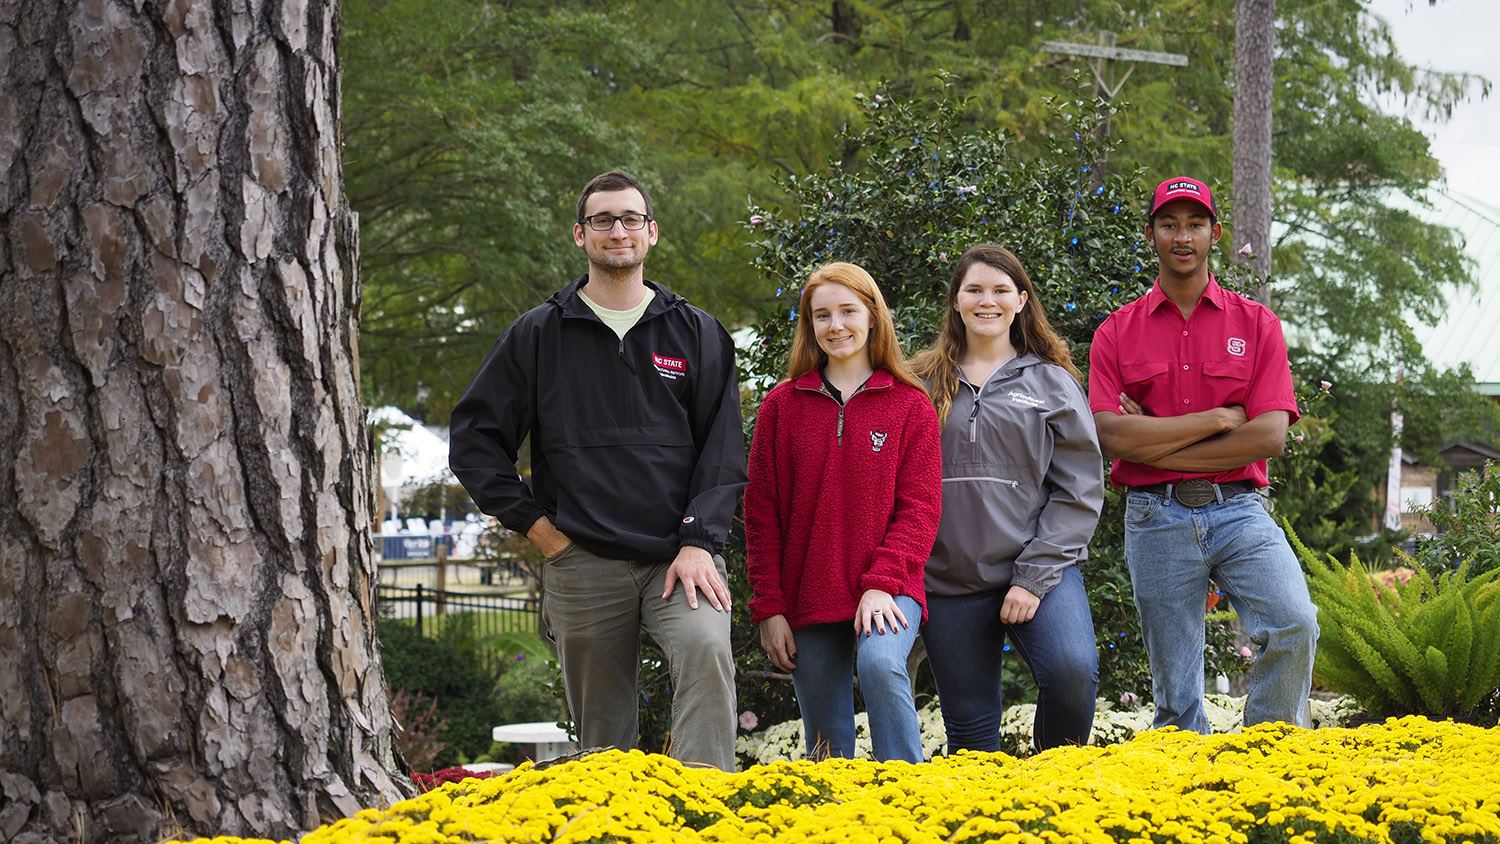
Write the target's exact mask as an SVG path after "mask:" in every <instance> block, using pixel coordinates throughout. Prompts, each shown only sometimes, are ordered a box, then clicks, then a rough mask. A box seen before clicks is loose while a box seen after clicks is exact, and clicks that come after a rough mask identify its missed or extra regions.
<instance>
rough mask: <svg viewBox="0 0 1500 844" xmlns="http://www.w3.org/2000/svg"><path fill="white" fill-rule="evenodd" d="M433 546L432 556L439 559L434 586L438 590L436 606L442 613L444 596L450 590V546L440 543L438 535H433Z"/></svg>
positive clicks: (439, 612) (437, 610) (440, 613)
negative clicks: (435, 584)
mask: <svg viewBox="0 0 1500 844" xmlns="http://www.w3.org/2000/svg"><path fill="white" fill-rule="evenodd" d="M432 546H433V547H432V556H433V558H434V559H436V560H437V586H435V587H434V588H435V589H436V590H437V595H436V596H434V597H436V598H437V600H436V601H435V602H434V606H435V607H436V612H437V614H438V615H442V614H443V612H444V609H445V607H444V605H443V604H444V601H443V596H444V594H445V593H446V592H447V591H448V546H447V545H446V544H442V543H439V542H438V541H437V537H433V539H432Z"/></svg>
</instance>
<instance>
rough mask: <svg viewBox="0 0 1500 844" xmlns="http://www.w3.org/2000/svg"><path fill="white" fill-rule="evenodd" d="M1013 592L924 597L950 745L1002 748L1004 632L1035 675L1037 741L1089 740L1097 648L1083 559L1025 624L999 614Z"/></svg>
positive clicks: (925, 629)
mask: <svg viewBox="0 0 1500 844" xmlns="http://www.w3.org/2000/svg"><path fill="white" fill-rule="evenodd" d="M1008 591H1010V589H1009V587H1007V588H1005V589H997V590H994V591H990V592H981V593H978V594H974V595H957V596H951V597H945V596H941V595H933V594H930V593H929V594H928V596H927V623H926V624H924V625H922V640H923V641H924V642H925V643H926V644H927V664H928V665H929V666H931V667H932V677H933V679H934V680H936V681H937V690H938V700H939V702H940V703H941V704H942V707H943V727H944V729H946V730H947V732H948V752H949V753H955V752H957V751H960V750H980V751H985V752H994V751H997V750H999V749H1000V718H1001V715H1002V714H1003V713H1004V709H1003V708H1002V704H1003V701H1002V700H1001V696H1000V671H1001V666H1002V663H1003V662H1004V659H1005V651H1004V647H1005V639H1006V637H1007V636H1009V637H1010V640H1011V641H1012V642H1014V643H1015V648H1016V650H1017V651H1018V652H1019V653H1020V654H1021V657H1022V658H1023V659H1025V660H1026V664H1027V665H1028V666H1030V668H1031V676H1032V678H1033V679H1035V680H1036V686H1037V706H1036V720H1035V722H1034V725H1033V728H1032V740H1033V742H1034V744H1035V745H1036V747H1037V749H1038V750H1046V749H1048V748H1051V747H1057V746H1058V745H1061V744H1088V741H1089V731H1090V730H1091V729H1092V728H1093V726H1094V699H1095V697H1096V695H1097V694H1098V691H1099V649H1098V646H1097V644H1096V643H1095V640H1094V619H1093V616H1092V614H1090V612H1089V599H1088V594H1087V592H1086V591H1085V590H1084V587H1083V575H1082V574H1081V573H1080V572H1079V570H1078V566H1068V567H1067V568H1066V569H1064V570H1063V573H1062V580H1060V581H1059V582H1058V584H1057V586H1055V587H1053V588H1052V591H1050V592H1048V593H1047V594H1046V595H1045V596H1043V597H1042V602H1041V603H1040V604H1038V605H1037V608H1036V615H1035V616H1033V617H1032V619H1031V620H1030V621H1028V622H1026V623H1025V624H1006V623H1004V622H1002V621H1001V620H1000V607H1001V605H1002V604H1004V603H1005V593H1006V592H1008Z"/></svg>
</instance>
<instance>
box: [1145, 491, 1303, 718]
mask: <svg viewBox="0 0 1500 844" xmlns="http://www.w3.org/2000/svg"><path fill="white" fill-rule="evenodd" d="M1125 561H1126V563H1127V564H1128V565H1129V566H1130V582H1131V585H1132V586H1133V587H1134V589H1135V606H1136V610H1137V611H1139V613H1140V616H1141V633H1142V635H1143V636H1144V637H1145V640H1146V653H1147V655H1148V656H1149V657H1150V660H1151V691H1152V697H1153V698H1154V699H1155V703H1156V719H1155V721H1154V723H1153V726H1155V727H1165V726H1169V725H1171V726H1176V727H1180V728H1182V729H1184V730H1194V731H1196V732H1199V733H1205V734H1206V733H1208V732H1209V726H1208V716H1207V715H1205V714H1204V711H1203V674H1204V667H1203V649H1204V646H1205V637H1204V623H1203V602H1204V597H1205V596H1206V595H1207V594H1208V586H1209V581H1210V580H1212V581H1213V582H1214V583H1217V584H1218V586H1219V589H1220V591H1222V592H1223V593H1224V594H1225V596H1226V597H1228V598H1229V603H1230V604H1231V605H1232V606H1233V607H1234V609H1235V611H1236V612H1237V613H1239V617H1240V621H1241V622H1243V623H1244V625H1245V632H1246V634H1247V635H1249V637H1250V641H1251V642H1253V643H1254V644H1255V645H1256V647H1257V648H1258V649H1259V651H1260V655H1259V656H1258V657H1257V658H1256V660H1255V665H1254V667H1253V668H1252V669H1251V670H1250V692H1249V695H1248V697H1247V698H1246V700H1245V724H1246V725H1250V724H1259V723H1263V722H1269V721H1282V722H1285V723H1288V724H1295V725H1297V726H1299V727H1308V726H1311V717H1310V715H1311V713H1310V711H1309V709H1308V703H1307V696H1308V692H1309V691H1311V687H1312V666H1313V655H1314V654H1315V653H1316V651H1317V647H1318V608H1317V607H1316V606H1314V605H1313V602H1312V599H1311V598H1309V597H1308V593H1307V579H1306V578H1305V577H1304V576H1303V574H1302V567H1301V565H1300V564H1299V563H1298V562H1297V557H1296V555H1295V554H1293V553H1292V549H1291V546H1290V545H1288V544H1287V540H1286V534H1285V533H1284V532H1283V531H1282V529H1281V527H1280V526H1279V525H1277V524H1276V522H1275V521H1274V520H1272V519H1271V516H1270V514H1268V513H1267V512H1266V509H1265V506H1264V504H1263V503H1262V499H1261V496H1260V495H1259V493H1255V492H1246V493H1241V494H1240V495H1236V496H1233V497H1232V498H1228V499H1225V500H1223V501H1216V502H1211V503H1209V504H1205V505H1204V506H1202V507H1198V508H1191V507H1187V506H1186V505H1184V504H1182V503H1181V502H1179V501H1175V500H1173V499H1170V498H1164V497H1162V496H1160V495H1156V494H1154V493H1148V492H1136V491H1131V492H1130V493H1129V494H1128V495H1127V496H1126V499H1125Z"/></svg>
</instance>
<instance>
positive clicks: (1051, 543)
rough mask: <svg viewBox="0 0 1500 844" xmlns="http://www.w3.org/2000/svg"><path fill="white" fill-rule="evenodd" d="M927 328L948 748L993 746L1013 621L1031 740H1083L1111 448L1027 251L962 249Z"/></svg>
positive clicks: (930, 634)
mask: <svg viewBox="0 0 1500 844" xmlns="http://www.w3.org/2000/svg"><path fill="white" fill-rule="evenodd" d="M947 302H948V306H947V310H946V313H945V314H944V317H943V329H942V333H941V334H940V335H939V336H938V339H937V342H936V344H935V345H934V346H933V347H932V348H931V349H928V350H926V351H925V352H923V353H922V354H921V355H920V356H919V357H918V358H917V359H916V361H915V362H914V369H916V371H917V374H918V375H919V376H920V377H921V378H922V379H923V381H924V383H926V384H927V385H928V392H929V393H930V394H931V395H932V399H933V404H934V405H935V406H936V408H937V414H938V419H939V420H940V421H941V422H942V424H943V432H942V441H943V516H942V522H941V524H940V526H939V528H938V537H937V543H936V545H935V546H934V547H933V549H932V557H931V559H929V560H928V561H927V578H926V580H927V602H928V604H927V605H928V619H927V623H926V624H924V625H923V627H922V639H923V641H924V642H925V643H926V646H927V659H928V663H929V664H930V665H931V666H932V673H933V677H934V679H936V680H937V689H938V698H939V700H940V701H941V703H942V708H943V723H944V726H945V727H946V728H947V731H948V752H949V753H952V752H955V751H958V750H963V749H969V750H981V751H995V750H999V749H1000V736H999V728H1000V716H1001V713H1002V708H1001V707H1002V701H1001V696H1000V671H1001V663H1002V661H1003V658H1004V655H1005V650H1006V649H1007V646H1006V644H1005V641H1006V639H1007V637H1008V638H1009V639H1010V640H1011V642H1013V643H1014V645H1015V648H1016V650H1017V651H1018V652H1019V653H1020V654H1021V657H1022V658H1023V659H1025V660H1026V663H1027V665H1028V666H1030V668H1031V673H1032V677H1033V678H1035V680H1036V684H1037V690H1038V699H1037V710H1036V723H1035V729H1034V732H1033V736H1034V740H1035V743H1036V746H1037V749H1039V750H1045V749H1047V748H1049V747H1055V746H1057V745H1060V744H1066V743H1076V744H1086V743H1087V742H1088V738H1089V730H1090V728H1091V727H1092V725H1093V721H1094V696H1095V694H1096V692H1097V690H1098V686H1099V652H1098V649H1097V647H1096V645H1095V642H1094V623H1093V618H1092V616H1091V615H1090V613H1089V605H1088V597H1087V595H1086V593H1085V591H1084V586H1083V576H1082V574H1081V573H1080V572H1079V563H1080V562H1081V561H1083V560H1084V558H1085V557H1087V555H1088V550H1087V549H1088V543H1089V539H1090V538H1092V537H1093V534H1094V526H1095V525H1096V524H1097V523H1098V521H1099V510H1100V508H1101V507H1102V506H1103V504H1104V461H1103V458H1102V457H1101V456H1100V453H1099V439H1098V436H1097V434H1096V433H1095V432H1094V420H1093V416H1092V414H1090V413H1089V408H1088V399H1087V398H1086V397H1085V395H1084V393H1083V389H1082V388H1081V387H1080V386H1079V379H1078V370H1077V369H1076V368H1075V367H1074V366H1073V361H1072V358H1071V356H1070V354H1069V352H1068V346H1067V343H1066V342H1065V341H1063V340H1062V338H1060V337H1058V336H1057V334H1056V332H1054V331H1053V330H1052V326H1051V325H1050V324H1049V323H1048V322H1047V316H1046V314H1045V313H1044V312H1043V311H1042V306H1041V302H1040V301H1038V300H1037V296H1036V288H1035V287H1034V286H1033V285H1032V283H1031V279H1030V277H1028V276H1027V275H1026V270H1025V269H1024V268H1023V267H1022V266H1021V262H1020V261H1019V260H1018V259H1017V258H1016V256H1015V255H1014V254H1012V253H1011V252H1010V251H1009V250H1006V249H1003V248H1001V247H999V246H992V245H988V244H981V245H978V246H973V247H971V248H970V249H969V250H968V251H966V252H965V253H964V254H963V256H962V257H960V258H959V260H958V266H957V267H956V268H954V271H953V278H952V280H951V281H950V282H949V285H948V300H947Z"/></svg>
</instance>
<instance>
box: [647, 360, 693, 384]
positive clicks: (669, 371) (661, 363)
mask: <svg viewBox="0 0 1500 844" xmlns="http://www.w3.org/2000/svg"><path fill="white" fill-rule="evenodd" d="M651 364H652V365H653V366H655V367H656V373H657V374H658V375H660V376H661V377H663V378H665V379H667V380H668V381H676V380H677V379H678V378H681V377H683V376H685V375H687V360H686V359H685V358H672V357H667V356H666V355H658V354H654V353H653V354H652V355H651Z"/></svg>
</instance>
